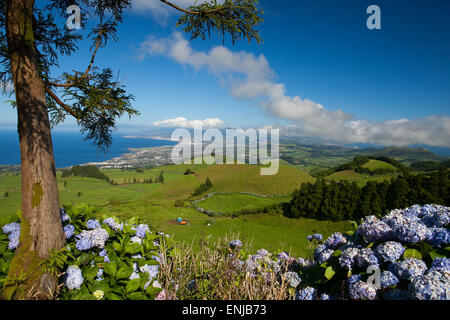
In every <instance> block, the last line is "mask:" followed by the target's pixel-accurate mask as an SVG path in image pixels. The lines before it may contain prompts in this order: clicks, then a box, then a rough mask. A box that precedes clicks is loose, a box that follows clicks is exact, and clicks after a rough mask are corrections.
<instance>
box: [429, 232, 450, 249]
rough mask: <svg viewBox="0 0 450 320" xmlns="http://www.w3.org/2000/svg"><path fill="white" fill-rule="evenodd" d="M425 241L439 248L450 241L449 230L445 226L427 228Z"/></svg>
mask: <svg viewBox="0 0 450 320" xmlns="http://www.w3.org/2000/svg"><path fill="white" fill-rule="evenodd" d="M429 230H430V233H429V235H428V238H427V241H428V242H429V243H430V244H431V245H432V246H433V247H435V248H441V247H442V246H446V245H448V244H449V243H450V231H448V229H446V228H436V227H432V228H429Z"/></svg>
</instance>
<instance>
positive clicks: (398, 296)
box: [384, 289, 409, 300]
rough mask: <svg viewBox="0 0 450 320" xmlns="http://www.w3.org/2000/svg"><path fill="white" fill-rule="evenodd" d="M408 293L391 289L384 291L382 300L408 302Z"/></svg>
mask: <svg viewBox="0 0 450 320" xmlns="http://www.w3.org/2000/svg"><path fill="white" fill-rule="evenodd" d="M408 297H409V293H408V291H406V290H401V289H392V290H388V291H386V293H385V294H384V298H385V299H386V300H408Z"/></svg>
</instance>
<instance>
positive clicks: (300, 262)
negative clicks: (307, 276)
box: [296, 258, 315, 269]
mask: <svg viewBox="0 0 450 320" xmlns="http://www.w3.org/2000/svg"><path fill="white" fill-rule="evenodd" d="M296 263H297V264H298V265H299V266H300V268H302V269H303V268H304V269H307V268H310V267H312V266H313V265H314V264H315V263H314V262H313V261H310V260H307V259H303V258H298V259H297V261H296Z"/></svg>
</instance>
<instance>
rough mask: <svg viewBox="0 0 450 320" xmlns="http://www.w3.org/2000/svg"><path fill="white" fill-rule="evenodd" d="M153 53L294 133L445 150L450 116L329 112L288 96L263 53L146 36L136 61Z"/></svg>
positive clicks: (179, 36)
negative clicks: (213, 81)
mask: <svg viewBox="0 0 450 320" xmlns="http://www.w3.org/2000/svg"><path fill="white" fill-rule="evenodd" d="M155 55H159V56H165V57H167V58H170V59H173V60H174V61H176V62H177V63H179V64H181V65H183V66H187V67H191V68H193V69H194V70H195V71H196V72H198V71H201V70H206V71H208V72H209V73H210V74H211V75H213V76H215V77H216V78H217V79H218V80H219V83H220V84H221V85H223V86H224V87H226V88H228V90H229V94H230V95H231V96H232V97H234V98H236V99H239V100H243V101H247V102H249V103H252V104H255V103H257V105H258V106H259V107H260V108H261V109H262V110H263V111H264V112H267V113H268V114H270V115H271V116H273V117H274V118H277V119H284V120H289V121H291V122H292V124H294V125H295V126H294V129H295V130H296V131H297V132H298V134H299V135H306V136H317V137H320V138H324V139H328V140H333V141H336V142H339V143H375V144H382V145H395V146H404V145H411V144H426V145H430V146H444V147H450V117H448V116H446V115H430V116H427V117H423V118H411V119H406V118H405V119H393V120H389V121H378V122H375V121H369V120H364V119H355V117H354V116H353V115H352V114H349V113H346V112H345V111H343V110H328V109H326V108H325V107H324V106H323V105H321V104H320V103H317V102H315V101H311V100H309V99H305V98H301V97H300V96H289V95H287V94H286V91H287V90H286V85H285V84H284V83H282V82H278V81H277V80H276V73H275V71H274V70H273V69H272V68H271V67H270V65H269V61H268V60H267V59H266V57H265V56H264V55H259V56H255V55H254V54H252V53H248V52H245V51H240V52H234V51H231V50H229V49H227V48H226V47H223V46H216V47H213V48H212V49H211V50H209V51H208V52H205V51H197V50H195V49H194V48H192V47H191V45H190V42H189V41H188V40H187V39H186V38H185V37H184V36H183V35H182V34H181V33H179V32H175V33H173V34H172V35H171V36H169V37H165V38H156V37H154V36H148V37H147V38H146V39H145V41H143V42H142V43H141V45H140V50H139V54H138V58H139V59H141V60H143V59H146V58H147V57H149V56H155ZM213 120H219V119H213ZM219 121H220V120H219ZM188 122H189V121H188V120H186V119H184V118H177V119H168V120H165V122H164V121H161V122H160V121H158V122H157V123H159V124H158V125H164V123H166V124H167V125H168V124H169V123H171V124H175V123H180V124H181V125H179V126H180V127H185V126H186V125H187V124H188ZM155 124H156V123H155ZM222 124H223V123H221V125H222ZM290 129H291V130H292V127H291V128H290Z"/></svg>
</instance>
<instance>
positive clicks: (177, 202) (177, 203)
mask: <svg viewBox="0 0 450 320" xmlns="http://www.w3.org/2000/svg"><path fill="white" fill-rule="evenodd" d="M175 207H177V208H183V207H184V201H183V200H180V199H178V200H177V201H175Z"/></svg>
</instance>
